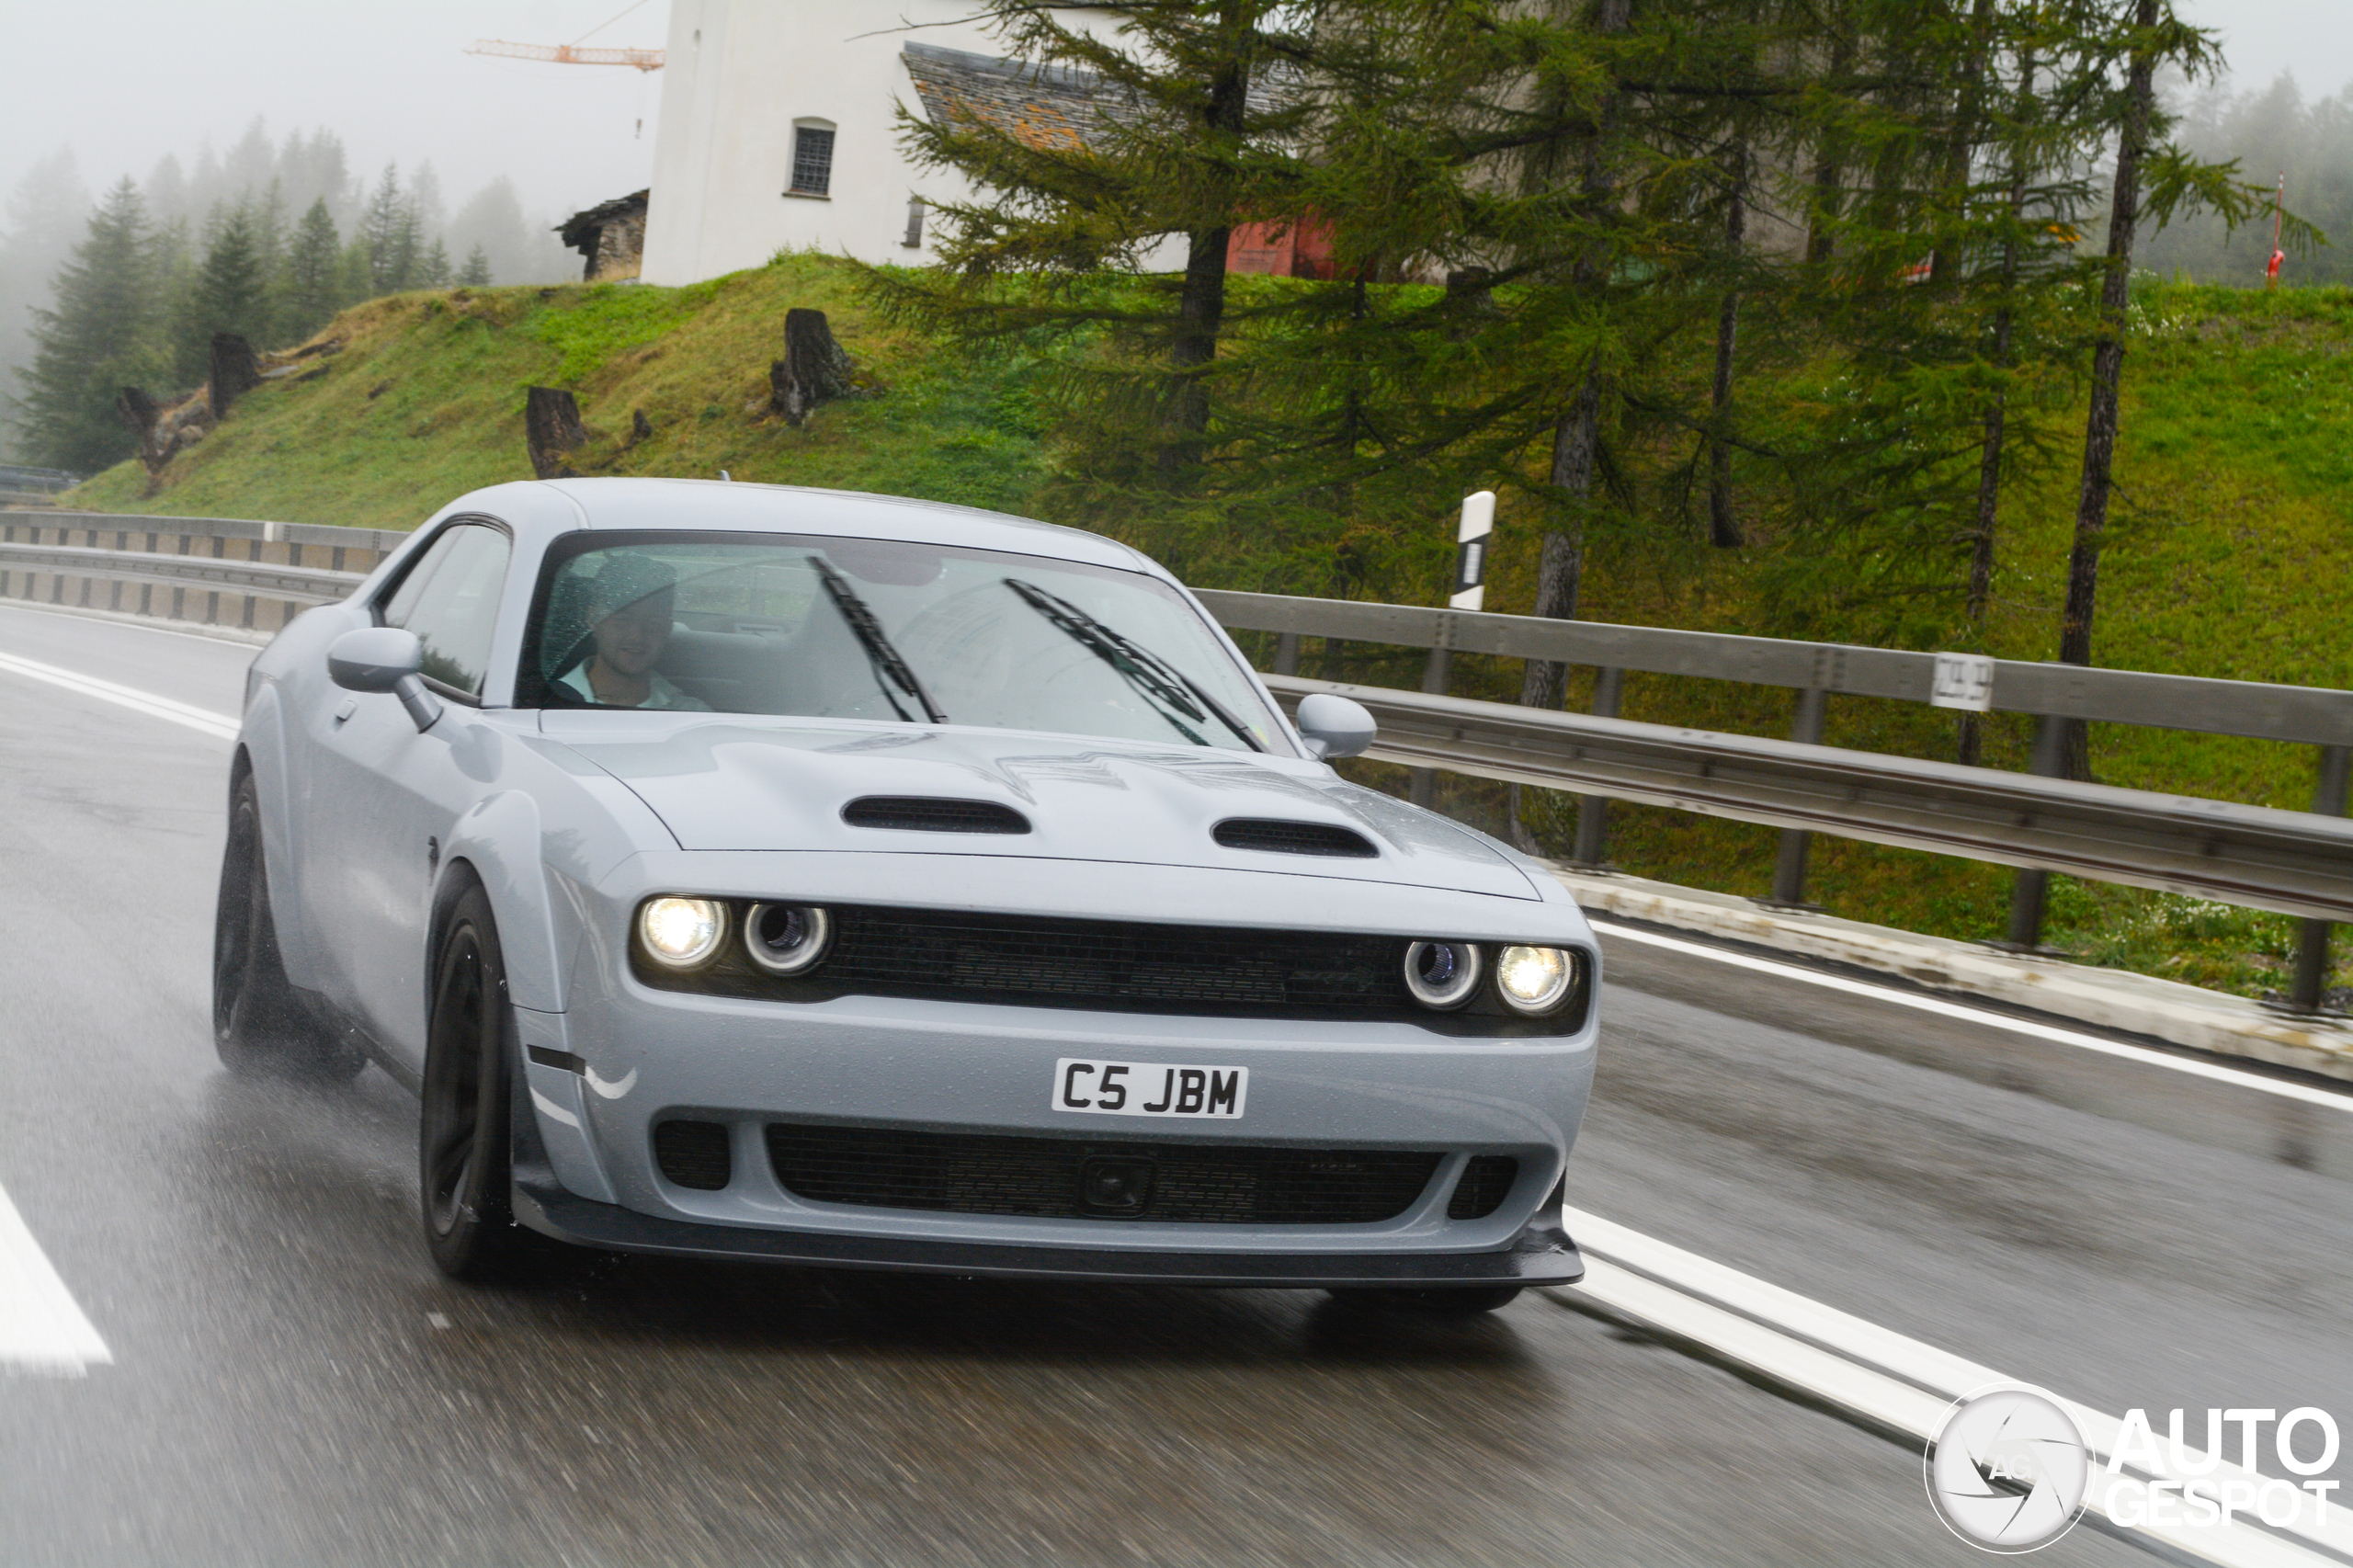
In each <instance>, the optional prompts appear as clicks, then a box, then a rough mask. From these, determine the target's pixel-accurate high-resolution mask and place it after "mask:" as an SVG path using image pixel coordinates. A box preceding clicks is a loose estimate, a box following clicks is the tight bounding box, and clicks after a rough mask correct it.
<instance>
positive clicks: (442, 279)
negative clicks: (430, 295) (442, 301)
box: [415, 236, 449, 289]
mask: <svg viewBox="0 0 2353 1568" xmlns="http://www.w3.org/2000/svg"><path fill="white" fill-rule="evenodd" d="M415 271H416V277H415V284H416V286H417V287H418V288H420V289H447V288H448V287H449V248H448V247H447V246H445V245H444V244H442V243H441V241H440V239H439V237H438V236H436V237H435V239H434V241H433V243H432V244H429V245H427V246H426V248H425V254H424V255H423V256H419V257H418V258H417V262H416V268H415Z"/></svg>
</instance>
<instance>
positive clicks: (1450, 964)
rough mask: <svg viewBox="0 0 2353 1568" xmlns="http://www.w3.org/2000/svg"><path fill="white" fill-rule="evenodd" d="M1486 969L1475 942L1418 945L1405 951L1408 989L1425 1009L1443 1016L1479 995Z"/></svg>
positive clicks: (1424, 943)
mask: <svg viewBox="0 0 2353 1568" xmlns="http://www.w3.org/2000/svg"><path fill="white" fill-rule="evenodd" d="M1482 969H1483V964H1482V963H1481V961H1480V959H1479V948H1478V944H1476V943H1474V942H1415V943H1414V944H1413V945H1412V946H1410V947H1408V948H1407V949H1405V989H1406V990H1408V991H1410V992H1412V993H1413V994H1414V1000H1415V1001H1416V1002H1419V1003H1420V1004H1421V1005H1422V1006H1425V1007H1435V1008H1438V1010H1439V1011H1441V1012H1443V1011H1446V1010H1449V1009H1450V1008H1454V1007H1460V1006H1462V1005H1463V1004H1464V1003H1465V1002H1468V1001H1470V1000H1471V998H1472V996H1473V995H1475V994H1477V993H1478V990H1479V974H1480V971H1481V970H1482Z"/></svg>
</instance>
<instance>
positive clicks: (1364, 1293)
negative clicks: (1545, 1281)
mask: <svg viewBox="0 0 2353 1568" xmlns="http://www.w3.org/2000/svg"><path fill="white" fill-rule="evenodd" d="M1523 1289H1524V1287H1522V1286H1518V1285H1458V1286H1443V1285H1437V1286H1431V1287H1428V1288H1427V1289H1423V1290H1406V1289H1401V1288H1390V1289H1378V1290H1335V1291H1334V1292H1333V1294H1334V1295H1335V1296H1336V1297H1338V1298H1339V1299H1340V1300H1342V1301H1348V1302H1351V1303H1354V1304H1358V1305H1361V1306H1367V1307H1372V1308H1375V1309H1378V1310H1382V1311H1388V1312H1410V1313H1412V1314H1414V1315H1415V1316H1416V1317H1431V1318H1468V1317H1477V1316H1478V1315H1479V1314H1480V1313H1482V1312H1494V1311H1495V1310H1496V1309H1498V1308H1501V1307H1507V1306H1509V1305H1511V1303H1512V1302H1513V1301H1517V1300H1518V1297H1519V1292H1520V1291H1521V1290H1523Z"/></svg>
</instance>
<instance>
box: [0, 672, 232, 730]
mask: <svg viewBox="0 0 2353 1568" xmlns="http://www.w3.org/2000/svg"><path fill="white" fill-rule="evenodd" d="M0 670H5V671H6V672H8V673H9V674H11V675H19V676H25V677H26V678H27V679H28V680H38V681H46V682H48V683H49V684H50V685H51V686H60V687H64V688H65V689H66V690H68V691H72V692H78V693H80V694H81V695H82V696H84V697H95V698H97V699H98V700H100V701H101V702H111V703H114V704H115V705H117V706H118V707H122V708H128V709H130V710H132V711H133V712H136V713H144V714H146V715H147V716H148V717H149V718H151V719H167V720H169V721H171V722H173V723H175V724H184V725H186V726H187V727H188V728H189V729H191V730H196V731H199V732H200V733H204V734H208V735H210V736H211V737H212V738H213V739H215V740H222V741H233V740H235V739H236V738H237V728H238V726H237V721H236V720H234V719H233V718H231V717H229V715H227V714H225V713H215V712H214V711H212V710H210V709H209V708H199V707H197V706H196V705H195V704H193V703H188V702H182V701H179V700H178V699H176V698H170V697H159V696H157V695H156V694H155V693H153V692H152V691H141V690H139V689H137V688H136V687H128V686H118V685H116V684H115V683H114V682H113V681H110V680H100V679H99V678H98V677H97V676H85V675H83V674H81V673H80V672H78V671H75V670H68V669H60V668H59V667H58V666H57V665H44V664H42V663H40V661H39V660H37V659H25V658H19V657H17V655H16V654H14V653H0Z"/></svg>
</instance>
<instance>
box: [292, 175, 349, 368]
mask: <svg viewBox="0 0 2353 1568" xmlns="http://www.w3.org/2000/svg"><path fill="white" fill-rule="evenodd" d="M342 302H343V243H342V240H341V238H340V237H339V236H338V235H337V234H336V233H335V218H334V216H333V215H332V214H331V213H329V212H328V211H327V203H326V198H324V197H321V198H319V199H317V200H316V201H313V202H312V203H311V210H309V211H307V212H305V213H303V214H302V221H301V223H299V224H297V225H296V226H295V229H294V239H293V242H292V243H291V244H289V245H288V246H287V250H286V264H285V267H284V269H283V270H282V271H281V272H280V274H279V282H278V312H279V316H278V319H279V322H280V324H281V328H280V330H281V332H282V334H283V335H284V336H285V338H286V340H287V341H288V342H294V343H299V342H300V341H301V340H302V339H303V338H306V337H308V336H310V335H311V334H313V333H314V332H316V331H318V330H319V328H321V327H323V326H324V325H325V324H327V322H328V320H329V319H330V318H332V317H333V316H334V314H335V309H336V307H337V306H339V305H340V304H341V303H342Z"/></svg>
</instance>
